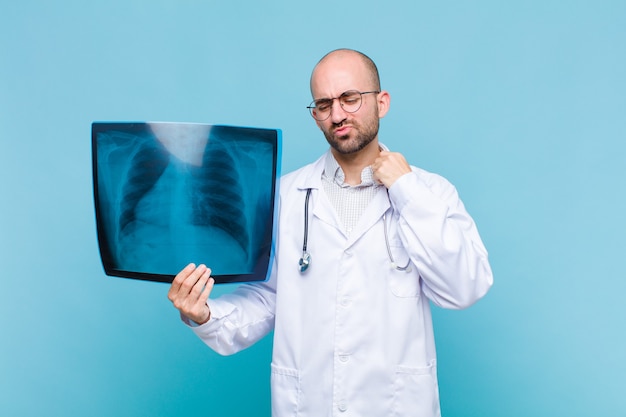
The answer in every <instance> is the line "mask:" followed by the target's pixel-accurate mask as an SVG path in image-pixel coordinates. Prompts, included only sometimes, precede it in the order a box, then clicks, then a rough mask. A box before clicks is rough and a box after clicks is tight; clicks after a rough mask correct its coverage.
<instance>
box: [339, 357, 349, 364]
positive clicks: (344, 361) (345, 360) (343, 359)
mask: <svg viewBox="0 0 626 417" xmlns="http://www.w3.org/2000/svg"><path fill="white" fill-rule="evenodd" d="M339 360H340V361H341V362H343V363H346V362H348V355H339Z"/></svg>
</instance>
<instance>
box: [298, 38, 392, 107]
mask: <svg viewBox="0 0 626 417" xmlns="http://www.w3.org/2000/svg"><path fill="white" fill-rule="evenodd" d="M355 63H357V64H358V65H359V66H361V68H358V69H356V68H355V70H358V71H361V72H364V73H365V76H366V77H367V80H368V84H370V86H369V87H368V88H371V89H374V90H377V91H378V90H380V77H379V75H378V68H377V67H376V64H374V61H372V60H371V59H370V57H368V56H367V55H365V54H364V53H362V52H359V51H355V50H353V49H336V50H334V51H331V52H329V53H327V54H326V55H324V56H323V57H322V59H320V60H319V62H318V63H317V65H315V68H313V72H312V73H311V81H310V86H311V95H312V96H313V97H315V92H314V78H315V77H316V75H317V74H316V73H317V72H318V70H319V69H320V68H324V67H328V66H333V65H335V66H345V65H354V64H355Z"/></svg>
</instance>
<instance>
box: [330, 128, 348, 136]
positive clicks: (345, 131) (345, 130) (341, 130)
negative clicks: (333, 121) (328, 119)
mask: <svg viewBox="0 0 626 417" xmlns="http://www.w3.org/2000/svg"><path fill="white" fill-rule="evenodd" d="M350 129H352V127H351V126H349V125H344V126H339V127H337V128H335V130H334V131H333V133H334V134H335V135H337V136H345V135H347V134H348V132H349V131H350Z"/></svg>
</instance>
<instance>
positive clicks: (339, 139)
mask: <svg viewBox="0 0 626 417" xmlns="http://www.w3.org/2000/svg"><path fill="white" fill-rule="evenodd" d="M344 124H349V125H350V126H352V128H353V129H352V130H353V131H352V132H350V133H349V134H347V135H342V136H335V134H334V133H333V130H334V129H337V128H338V127H340V126H343V125H344ZM378 127H379V120H378V118H377V117H375V118H372V119H370V120H368V121H367V122H366V123H365V124H363V125H360V124H359V123H357V122H356V121H354V120H353V121H351V122H349V123H348V122H347V121H344V122H342V123H340V124H337V125H334V126H332V129H331V130H326V129H324V130H323V132H324V136H325V137H326V141H327V142H328V144H329V145H330V146H331V148H333V149H334V150H335V151H337V152H339V153H340V154H343V155H348V154H352V153H356V152H358V151H360V150H361V149H363V148H365V147H366V146H367V145H369V144H370V143H372V141H373V140H374V139H375V138H376V136H378ZM351 135H354V137H353V138H352V139H351V138H350V136H351Z"/></svg>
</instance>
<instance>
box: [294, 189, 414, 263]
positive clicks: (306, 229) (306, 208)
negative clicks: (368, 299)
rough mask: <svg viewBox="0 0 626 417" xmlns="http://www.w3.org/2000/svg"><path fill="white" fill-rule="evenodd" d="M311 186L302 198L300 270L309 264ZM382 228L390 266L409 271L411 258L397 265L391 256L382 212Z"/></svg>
mask: <svg viewBox="0 0 626 417" xmlns="http://www.w3.org/2000/svg"><path fill="white" fill-rule="evenodd" d="M311 190H312V189H311V188H307V189H306V197H305V199H304V238H303V241H302V257H301V258H300V260H299V261H298V266H299V268H300V272H304V271H306V270H307V269H308V268H309V265H311V255H310V254H309V252H308V250H307V249H308V240H309V206H310V202H309V200H310V198H311ZM383 229H384V232H385V246H386V247H387V256H388V257H389V261H390V262H391V267H392V268H393V269H396V270H398V271H407V272H408V271H410V266H411V259H409V260H408V261H407V263H406V265H404V266H399V265H397V264H396V261H395V260H394V258H393V254H392V253H391V246H390V245H389V232H388V231H387V216H386V215H385V214H383Z"/></svg>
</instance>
